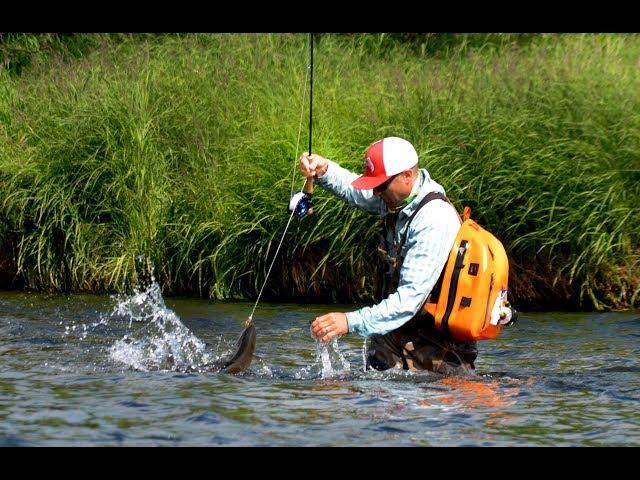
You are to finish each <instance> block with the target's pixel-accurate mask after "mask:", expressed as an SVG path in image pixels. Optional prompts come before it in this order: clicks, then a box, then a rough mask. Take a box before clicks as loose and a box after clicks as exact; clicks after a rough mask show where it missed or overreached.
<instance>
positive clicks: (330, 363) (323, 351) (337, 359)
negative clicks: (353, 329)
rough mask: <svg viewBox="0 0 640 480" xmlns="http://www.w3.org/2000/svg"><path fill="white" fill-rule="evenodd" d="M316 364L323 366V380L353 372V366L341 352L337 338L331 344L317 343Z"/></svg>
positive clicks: (321, 372)
mask: <svg viewBox="0 0 640 480" xmlns="http://www.w3.org/2000/svg"><path fill="white" fill-rule="evenodd" d="M316 363H318V364H319V365H320V366H321V371H320V375H321V376H322V378H332V377H335V376H338V375H344V374H346V373H349V371H350V370H351V365H350V364H349V362H348V361H347V359H346V358H345V357H344V355H342V352H340V347H339V346H338V339H337V338H334V339H332V340H330V341H329V343H322V342H320V341H316Z"/></svg>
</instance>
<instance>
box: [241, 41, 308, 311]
mask: <svg viewBox="0 0 640 480" xmlns="http://www.w3.org/2000/svg"><path fill="white" fill-rule="evenodd" d="M307 78H308V79H309V154H311V139H312V136H311V135H312V125H313V33H310V34H309V64H308V68H307V74H306V75H305V79H304V83H305V85H306V83H307ZM305 97H306V88H304V89H303V94H302V107H301V108H300V122H299V126H298V140H297V143H296V153H297V152H298V149H299V147H300V133H301V131H302V115H303V113H304V104H305ZM296 167H297V165H296V159H295V158H294V164H293V174H292V177H291V195H292V196H291V200H290V201H289V206H288V210H289V211H290V212H291V215H289V221H288V222H287V225H286V226H285V228H284V231H283V232H282V237H280V241H279V242H278V248H276V253H275V254H274V255H273V259H272V260H271V265H269V269H268V270H267V275H266V277H265V279H264V282H263V283H262V287H261V288H260V292H259V293H258V298H257V299H256V303H255V304H254V305H253V309H252V310H251V314H250V315H249V317H248V318H247V321H248V322H249V323H250V322H252V321H253V314H254V313H255V311H256V308H257V306H258V303H259V302H260V298H261V297H262V292H263V291H264V287H265V285H266V284H267V280H269V274H270V273H271V269H272V268H273V265H274V263H275V261H276V258H277V257H278V252H279V251H280V247H282V242H283V241H284V237H285V235H286V234H287V230H288V229H289V225H291V220H292V219H293V217H294V215H295V216H296V217H298V218H302V217H304V216H306V215H310V214H311V213H313V206H312V203H311V196H312V186H313V183H312V182H313V180H312V179H311V178H309V179H305V183H304V185H303V186H302V188H301V189H300V191H299V192H298V193H296V194H295V195H294V194H293V186H294V183H295V176H296ZM305 186H306V187H307V188H306V189H307V191H306V192H305V191H304V190H305Z"/></svg>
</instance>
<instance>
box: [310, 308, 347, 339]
mask: <svg viewBox="0 0 640 480" xmlns="http://www.w3.org/2000/svg"><path fill="white" fill-rule="evenodd" d="M345 333H349V324H348V322H347V316H346V315H345V314H344V313H342V312H331V313H327V314H326V315H321V316H319V317H316V319H315V320H314V321H313V322H312V323H311V334H312V335H313V336H314V337H315V338H317V339H319V340H320V341H321V342H322V343H327V342H328V341H329V340H331V339H333V338H335V337H339V336H340V335H344V334H345Z"/></svg>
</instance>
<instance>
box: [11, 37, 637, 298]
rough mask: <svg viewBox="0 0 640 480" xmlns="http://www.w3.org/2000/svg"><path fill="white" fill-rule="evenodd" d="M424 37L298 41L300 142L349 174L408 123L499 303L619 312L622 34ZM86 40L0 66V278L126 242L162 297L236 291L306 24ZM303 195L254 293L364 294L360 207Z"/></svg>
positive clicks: (99, 266)
mask: <svg viewBox="0 0 640 480" xmlns="http://www.w3.org/2000/svg"><path fill="white" fill-rule="evenodd" d="M429 38H430V40H429V41H431V43H428V42H423V44H424V45H426V47H421V45H423V44H421V43H420V42H419V41H417V40H420V39H417V40H416V41H417V43H416V41H414V40H415V39H412V41H410V42H407V41H403V40H406V39H402V38H400V39H398V38H393V37H388V36H384V35H322V36H320V38H319V39H318V42H317V44H316V50H315V55H314V57H315V65H314V138H313V147H314V151H317V152H318V153H321V154H323V155H325V156H327V157H329V158H332V159H335V160H337V161H339V162H340V163H341V164H343V165H344V166H346V167H349V168H352V169H354V170H357V171H359V170H360V168H361V163H362V154H363V152H364V150H365V148H366V147H367V146H368V145H369V144H370V143H371V142H372V141H373V140H375V139H378V138H381V137H383V136H386V135H398V136H403V137H405V138H408V139H409V140H411V141H412V142H413V143H414V145H415V146H416V148H417V150H418V152H419V154H420V157H421V159H422V166H425V167H426V168H428V170H429V171H430V173H431V175H432V177H433V178H434V179H435V180H436V181H438V182H439V183H441V184H442V185H443V186H444V187H445V189H446V190H447V192H448V195H449V196H450V198H451V199H452V200H453V202H454V203H455V204H456V205H457V206H458V207H459V208H462V207H463V206H464V205H470V206H471V207H472V210H473V216H474V218H476V219H477V220H478V221H479V222H480V223H481V224H482V225H484V226H486V227H487V228H488V229H490V230H491V231H492V232H494V233H495V234H496V235H497V236H498V237H499V238H500V239H501V240H503V243H504V244H505V246H506V248H507V251H508V253H509V256H510V258H511V263H512V270H511V282H510V283H511V286H512V289H513V290H514V294H515V296H516V299H517V303H519V304H520V305H522V306H527V307H529V308H531V307H535V306H537V307H540V308H547V307H553V308H559V307H563V306H566V307H568V308H575V307H582V308H598V309H600V308H625V307H637V306H638V304H639V303H640V295H639V292H640V261H639V258H640V255H639V253H638V244H639V238H638V236H639V233H638V232H639V231H640V230H639V229H638V228H637V226H636V225H635V221H636V218H638V214H639V213H640V211H639V208H638V204H639V203H638V201H639V200H640V174H639V172H640V158H639V155H640V130H639V127H640V108H639V107H640V104H639V103H640V96H639V94H638V92H640V78H639V76H638V73H637V65H638V58H639V55H640V36H638V35H541V36H529V37H528V38H527V39H526V42H523V41H521V39H519V38H518V37H517V36H510V37H509V38H506V40H504V41H499V42H497V41H496V40H495V37H492V38H491V39H487V41H486V42H484V43H482V42H478V40H477V37H476V39H475V40H474V42H471V44H470V43H469V42H467V41H466V40H465V38H462V37H461V38H460V39H459V40H460V41H459V42H457V40H456V38H453V40H452V39H451V38H449V40H447V42H446V55H440V54H438V52H441V50H438V49H434V47H433V39H431V37H429ZM91 42H92V44H93V45H95V48H94V49H93V50H91V51H90V52H88V53H85V54H84V55H83V56H81V57H80V58H78V59H75V60H73V59H71V60H70V59H68V58H66V59H64V58H56V57H55V56H54V57H51V58H46V59H43V60H41V61H35V62H33V63H32V64H31V65H30V66H29V68H27V69H25V70H23V71H22V73H21V75H19V76H18V75H15V74H10V73H9V72H7V71H6V70H5V71H4V72H2V74H1V76H0V137H1V140H0V267H2V268H4V270H5V278H6V276H7V270H8V271H10V273H11V281H12V285H14V286H24V287H26V288H32V289H46V290H59V291H77V290H87V291H104V290H107V291H117V290H123V289H126V288H128V287H130V286H131V285H133V284H135V282H137V281H138V277H139V275H141V274H143V273H144V272H143V271H142V270H143V267H141V265H142V264H141V263H140V262H138V261H137V259H138V258H148V259H150V261H151V263H152V264H153V266H154V269H155V275H156V277H157V279H158V280H159V282H160V283H161V285H162V287H163V289H164V291H165V292H166V293H170V294H194V295H201V296H205V297H212V298H255V295H256V294H257V291H258V290H259V288H260V286H261V285H262V282H263V281H264V279H265V275H266V273H267V269H268V267H269V265H270V263H271V260H272V258H273V254H274V253H275V249H276V247H277V244H278V241H279V239H280V236H281V235H282V232H283V230H284V227H285V225H286V223H287V221H288V219H289V216H288V213H287V212H286V204H287V203H288V200H289V196H290V193H291V186H292V173H293V172H294V171H295V170H294V164H295V160H296V159H297V157H298V156H299V155H300V153H301V152H302V151H303V150H305V149H306V148H307V142H308V138H307V134H308V132H307V125H306V121H307V118H306V114H307V110H306V108H307V103H306V102H308V98H307V97H303V92H304V89H305V87H306V83H305V80H306V74H307V55H308V51H307V37H306V35H301V34H296V35H292V34H286V35H285V34H273V35H267V34H246V35H244V34H242V35H241V34H214V35H167V36H150V37H145V36H136V37H131V38H126V37H123V36H118V37H116V38H113V37H111V36H97V37H95V38H92V39H91ZM456 42H457V43H456ZM301 113H302V117H301ZM301 118H302V123H301ZM299 132H301V134H300V139H299V138H298V136H299ZM301 186H302V179H301V178H300V176H299V175H297V174H296V177H295V180H294V187H295V189H296V190H299V189H300V188H301ZM314 200H315V204H316V212H317V214H315V215H313V216H312V217H308V218H304V219H302V220H298V219H294V220H293V223H292V226H291V227H290V229H289V231H288V233H287V235H286V238H285V242H284V244H283V248H282V250H281V251H280V253H279V256H278V259H277V260H276V264H275V267H274V270H273V271H272V273H271V275H270V277H269V281H268V283H267V287H266V289H265V297H266V298H270V299H276V298H277V299H283V300H305V301H312V300H321V301H327V300H333V301H358V302H360V301H361V302H367V301H372V300H373V297H374V293H375V284H376V282H377V269H376V266H375V256H374V255H373V254H372V253H371V252H372V251H375V245H376V242H377V235H378V221H377V219H376V218H374V217H373V216H369V215H367V214H364V213H362V212H359V211H356V210H353V209H350V208H348V207H346V206H345V205H344V204H342V203H341V202H339V201H337V200H335V199H334V198H333V197H332V196H331V195H330V194H328V193H327V192H323V191H322V190H321V189H317V193H316V195H315V197H314ZM1 278H3V277H2V276H0V279H1ZM5 283H11V282H9V281H8V280H5Z"/></svg>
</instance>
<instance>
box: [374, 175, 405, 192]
mask: <svg viewBox="0 0 640 480" xmlns="http://www.w3.org/2000/svg"><path fill="white" fill-rule="evenodd" d="M398 175H400V174H399V173H396V174H395V175H391V176H390V177H389V178H388V179H387V180H385V182H384V183H381V184H380V185H378V186H377V187H373V191H374V192H376V193H382V192H385V191H386V190H387V188H389V185H390V184H391V182H393V179H394V178H396V177H397V176H398Z"/></svg>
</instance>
